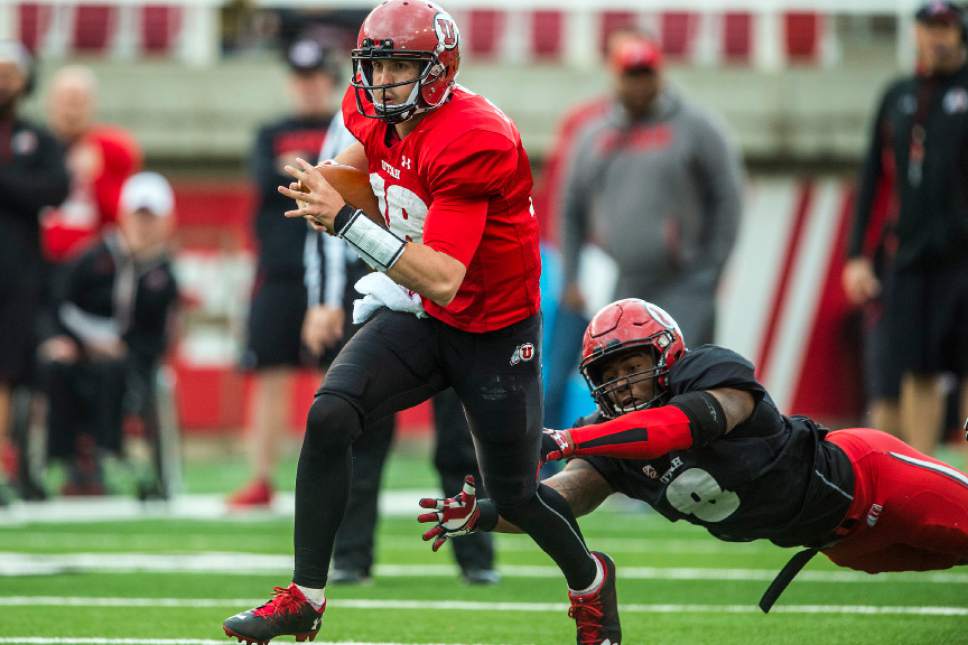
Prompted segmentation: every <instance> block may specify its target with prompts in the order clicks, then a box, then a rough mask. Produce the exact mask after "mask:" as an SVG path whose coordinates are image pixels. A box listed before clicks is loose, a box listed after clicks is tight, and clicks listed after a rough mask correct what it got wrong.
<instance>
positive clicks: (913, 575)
mask: <svg viewBox="0 0 968 645" xmlns="http://www.w3.org/2000/svg"><path fill="white" fill-rule="evenodd" d="M291 569H292V556H290V555H264V554H262V555H260V554H253V553H220V552H206V553H192V554H186V555H162V554H157V553H70V554H54V555H47V554H25V553H10V552H0V577H2V576H24V575H56V574H59V573H79V572H102V573H176V572H177V573H218V574H220V575H252V574H280V575H289V572H290V571H291ZM498 570H499V571H500V572H501V574H502V575H504V576H506V577H508V578H560V577H561V572H560V571H559V570H558V568H557V567H554V566H540V565H537V566H531V565H504V566H500V567H498ZM778 570H779V565H777V567H776V568H775V569H774V568H771V569H735V568H730V569H716V568H699V567H622V566H620V567H619V577H621V578H622V579H624V580H754V581H764V582H769V581H771V580H773V578H774V577H775V576H776V573H777V571H778ZM374 574H375V575H376V576H377V577H383V578H410V577H412V578H420V577H424V578H427V577H432V578H439V577H457V567H456V566H455V565H452V564H382V565H377V566H376V567H375V568H374ZM797 580H800V581H805V582H822V583H845V582H860V583H866V582H890V583H897V582H914V583H924V582H929V583H937V584H968V574H966V573H949V572H907V573H882V574H878V575H870V574H867V573H863V572H860V571H843V570H841V571H803V572H801V573H800V574H799V575H798V576H797Z"/></svg>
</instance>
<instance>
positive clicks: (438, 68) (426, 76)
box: [350, 40, 449, 125]
mask: <svg viewBox="0 0 968 645" xmlns="http://www.w3.org/2000/svg"><path fill="white" fill-rule="evenodd" d="M352 60H353V78H352V79H351V81H350V82H351V84H352V85H353V87H354V89H355V91H356V107H357V110H358V111H359V113H360V114H362V115H363V116H365V117H368V118H371V119H380V120H381V121H385V122H386V123H389V124H391V125H393V124H396V123H402V122H404V121H406V120H407V119H410V118H411V117H413V116H414V115H416V114H418V113H420V112H424V111H426V110H430V109H434V108H436V107H439V106H440V105H441V104H442V103H443V102H444V100H446V98H447V95H448V94H449V90H448V91H447V92H445V93H444V96H443V98H442V99H441V100H440V101H438V102H437V103H435V104H433V105H429V104H428V103H427V102H426V100H425V99H424V88H425V87H427V86H428V85H430V84H432V83H435V82H438V80H439V79H440V77H441V76H442V74H443V71H444V70H443V65H441V63H440V61H439V60H438V58H437V55H436V54H435V53H434V52H432V51H408V50H394V49H393V42H392V41H390V40H385V41H383V42H382V43H381V44H380V46H374V45H373V44H372V42H370V41H369V40H364V42H363V47H361V48H359V49H354V50H353V53H352ZM375 60H384V61H394V60H407V61H415V62H418V63H422V65H423V66H422V67H421V68H420V71H419V73H418V74H417V76H416V77H415V78H409V79H406V80H404V81H399V82H396V83H383V84H380V85H375V84H374V83H373V61H375ZM411 84H412V85H413V88H412V89H411V91H410V95H409V96H408V97H407V99H406V101H404V102H402V103H400V104H395V105H387V104H386V102H385V100H384V99H385V95H386V90H388V89H391V88H394V87H402V86H404V85H411ZM364 95H365V97H366V99H367V101H368V102H369V103H371V104H372V106H373V111H372V112H369V111H367V109H366V105H365V103H364Z"/></svg>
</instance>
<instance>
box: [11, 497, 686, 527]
mask: <svg viewBox="0 0 968 645" xmlns="http://www.w3.org/2000/svg"><path fill="white" fill-rule="evenodd" d="M438 496H440V491H438V490H434V489H430V488H412V489H401V490H389V491H383V492H381V493H380V515H381V516H382V517H409V518H413V519H414V524H416V518H417V515H418V514H419V513H420V512H421V509H420V507H419V506H418V505H417V502H418V500H420V499H421V498H422V497H438ZM295 508H296V502H295V495H294V494H293V493H288V492H286V493H276V496H275V499H274V500H273V503H272V506H271V507H269V508H265V509H255V510H246V511H237V510H232V509H229V508H228V507H227V506H226V505H225V495H179V496H177V497H175V498H173V499H171V500H168V501H151V502H139V501H138V500H136V499H134V498H133V497H125V496H120V495H111V496H106V497H74V498H64V497H62V498H55V499H51V500H47V501H44V502H21V501H16V502H14V503H12V504H10V506H8V507H4V508H0V526H3V527H5V528H9V527H12V526H23V525H27V524H35V523H42V524H78V523H90V522H122V521H134V520H150V519H192V520H206V521H213V520H214V521H219V520H224V521H239V520H244V521H253V520H278V519H280V518H291V517H292V515H293V512H294V510H295ZM605 508H612V509H616V510H619V511H627V512H638V511H640V510H641V509H646V508H648V506H647V505H646V504H645V503H644V502H639V501H635V500H629V499H627V498H623V497H620V496H613V497H612V498H611V499H610V500H608V501H607V502H606V506H605ZM656 525H657V526H668V525H666V524H664V523H661V524H660V523H659V522H657V523H656ZM692 528H693V527H691V526H690V527H682V530H683V531H685V532H688V531H689V530H690V529H692ZM696 529H697V530H700V531H701V529H698V527H696Z"/></svg>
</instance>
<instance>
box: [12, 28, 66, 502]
mask: <svg viewBox="0 0 968 645" xmlns="http://www.w3.org/2000/svg"><path fill="white" fill-rule="evenodd" d="M32 67H33V61H32V59H31V57H30V54H29V53H28V52H27V50H26V49H24V47H23V46H22V45H21V44H20V43H18V42H13V41H0V338H2V339H3V351H0V466H2V468H0V481H2V479H3V474H6V475H8V476H13V475H15V474H16V471H17V470H18V464H17V462H18V461H19V459H18V456H17V452H16V450H15V449H14V447H13V445H12V444H11V443H10V441H9V440H8V436H9V432H10V428H11V423H12V418H13V414H12V409H13V390H14V388H15V387H17V386H20V385H25V384H27V383H28V382H29V380H30V376H31V371H32V370H31V368H32V366H33V363H34V353H35V341H36V339H35V337H34V328H35V319H36V316H37V313H38V310H39V306H40V299H41V293H42V286H43V281H44V277H43V273H44V272H43V261H42V258H41V251H40V239H39V214H40V211H41V209H43V208H44V207H45V206H51V205H54V204H59V203H61V202H62V201H63V200H64V198H65V197H66V196H67V189H68V178H67V170H66V168H65V167H64V152H63V149H62V148H61V146H60V144H59V143H58V142H57V140H56V139H55V138H54V137H53V136H51V135H50V134H49V133H48V132H47V131H46V130H44V129H42V128H40V127H38V126H36V125H33V124H31V123H28V122H27V121H24V120H22V119H20V118H19V117H18V116H17V107H18V104H19V102H20V99H21V98H23V97H24V96H25V95H26V94H27V93H28V92H29V91H30V86H31V84H32V77H33V71H32ZM2 497H3V495H0V499H2ZM0 503H2V502H0Z"/></svg>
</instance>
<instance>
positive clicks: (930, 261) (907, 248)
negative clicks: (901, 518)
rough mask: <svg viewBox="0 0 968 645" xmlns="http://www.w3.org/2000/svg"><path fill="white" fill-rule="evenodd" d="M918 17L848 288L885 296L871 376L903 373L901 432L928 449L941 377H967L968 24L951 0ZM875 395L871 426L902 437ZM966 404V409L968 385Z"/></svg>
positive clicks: (868, 172) (881, 141)
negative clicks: (885, 211)
mask: <svg viewBox="0 0 968 645" xmlns="http://www.w3.org/2000/svg"><path fill="white" fill-rule="evenodd" d="M916 19H917V22H916V26H915V31H916V35H915V37H916V42H917V48H918V70H917V72H916V73H915V74H914V75H913V76H908V77H905V78H901V79H899V80H897V81H895V82H894V83H892V84H891V85H890V86H889V87H888V89H887V91H886V92H885V93H884V95H883V97H882V98H881V101H880V104H879V107H878V110H877V114H876V117H875V120H874V125H873V132H872V136H871V142H870V146H869V148H868V155H867V160H866V162H865V164H864V170H863V174H862V175H861V182H860V195H859V199H858V205H857V213H856V220H855V222H854V229H853V234H852V236H851V241H850V248H849V252H848V255H849V258H850V259H849V260H848V262H847V265H846V266H845V268H844V274H843V283H844V288H845V290H846V292H847V296H848V298H849V299H850V300H851V301H852V302H854V303H856V304H861V303H865V302H868V301H871V300H875V299H879V301H880V303H879V304H880V308H881V309H882V318H881V320H880V321H879V323H878V325H877V326H876V327H875V329H874V337H873V338H872V339H871V342H870V345H871V346H872V349H873V356H872V358H871V360H870V364H871V367H872V369H873V370H875V372H876V373H877V374H876V375H875V376H874V377H872V380H875V381H876V380H877V379H878V378H880V379H882V380H883V378H884V377H885V376H886V377H887V378H888V379H891V380H893V381H895V382H896V380H897V379H898V377H899V376H900V377H901V378H900V382H901V384H900V428H901V434H902V436H903V437H904V438H905V439H906V440H907V442H908V443H910V444H911V446H913V447H914V448H915V449H916V450H919V451H921V452H923V453H925V454H931V453H932V452H933V451H934V449H935V448H936V447H937V442H938V436H939V431H940V429H941V424H942V417H943V408H944V406H943V389H942V387H941V384H940V379H939V375H940V374H941V373H943V372H949V371H950V372H954V373H955V374H957V375H961V376H964V375H966V374H968V335H966V333H965V330H966V329H968V254H966V253H965V248H966V245H968V65H966V47H965V42H966V33H968V32H966V30H968V27H966V23H965V16H964V13H963V12H962V11H961V10H960V9H959V8H958V6H957V5H955V4H954V3H951V2H945V1H938V0H936V1H933V2H929V3H927V4H925V5H924V6H922V7H921V8H920V9H919V10H918V11H917V14H916ZM891 176H893V177H894V191H895V199H896V202H897V208H896V212H895V213H894V215H893V217H892V218H891V219H890V221H889V222H888V226H887V228H886V235H885V238H886V239H885V242H884V244H883V248H884V251H883V255H884V260H883V263H882V264H883V266H882V267H877V268H879V269H880V273H878V271H877V270H876V268H875V265H874V263H872V261H871V259H870V258H869V257H868V256H867V255H865V253H864V252H865V247H869V244H868V243H867V240H866V233H867V231H868V230H869V227H870V220H871V216H872V211H873V206H872V205H873V203H874V200H875V195H876V191H877V187H878V185H879V183H880V182H882V181H883V180H884V179H885V178H889V177H891ZM878 276H880V277H878ZM894 389H895V391H896V389H897V388H896V387H895V388H894ZM870 393H871V395H872V396H873V397H874V399H875V401H879V402H880V403H882V404H884V399H885V398H886V399H887V403H886V406H887V408H886V411H885V405H881V407H880V408H875V409H874V412H875V415H874V417H873V421H874V422H875V423H881V424H883V426H880V427H884V429H887V430H896V419H897V415H898V413H897V408H893V410H892V409H891V408H890V407H889V405H890V397H885V396H884V395H885V394H890V393H891V392H890V391H886V392H885V391H879V390H877V389H872V390H871V392H870ZM879 396H880V398H878V397H879ZM961 400H962V406H963V410H964V411H966V412H968V385H966V384H965V381H963V384H962V393H961ZM892 426H893V427H892Z"/></svg>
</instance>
